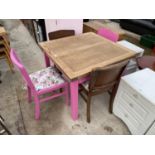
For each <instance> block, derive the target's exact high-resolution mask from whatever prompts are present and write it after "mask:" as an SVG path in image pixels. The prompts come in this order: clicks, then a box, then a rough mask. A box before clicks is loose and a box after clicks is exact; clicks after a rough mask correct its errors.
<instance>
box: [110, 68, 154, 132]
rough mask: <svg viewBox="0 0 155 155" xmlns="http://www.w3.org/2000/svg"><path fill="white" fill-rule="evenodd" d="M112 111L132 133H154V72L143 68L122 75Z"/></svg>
mask: <svg viewBox="0 0 155 155" xmlns="http://www.w3.org/2000/svg"><path fill="white" fill-rule="evenodd" d="M113 113H114V114H115V115H116V116H118V117H119V118H120V119H122V120H123V121H124V123H125V124H126V125H127V126H128V128H129V130H130V132H131V133H132V134H155V123H154V121H155V72H153V71H152V70H150V69H144V70H141V71H138V72H135V73H133V74H130V75H127V76H124V77H122V78H121V81H120V85H119V88H118V91H117V94H116V97H115V100H114V106H113Z"/></svg>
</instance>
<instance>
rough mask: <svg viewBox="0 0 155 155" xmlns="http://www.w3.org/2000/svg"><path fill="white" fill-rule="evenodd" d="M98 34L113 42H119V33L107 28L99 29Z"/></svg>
mask: <svg viewBox="0 0 155 155" xmlns="http://www.w3.org/2000/svg"><path fill="white" fill-rule="evenodd" d="M97 34H98V35H100V36H102V37H104V38H106V39H108V40H110V41H113V42H117V41H118V39H119V35H118V34H117V33H115V32H113V31H111V30H110V29H107V28H101V29H99V30H98V32H97Z"/></svg>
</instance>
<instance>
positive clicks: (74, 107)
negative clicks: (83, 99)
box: [70, 80, 79, 120]
mask: <svg viewBox="0 0 155 155" xmlns="http://www.w3.org/2000/svg"><path fill="white" fill-rule="evenodd" d="M78 85H79V82H78V80H75V81H71V82H70V97H71V115H72V118H73V120H77V119H78V88H79V87H78Z"/></svg>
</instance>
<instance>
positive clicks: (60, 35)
mask: <svg viewBox="0 0 155 155" xmlns="http://www.w3.org/2000/svg"><path fill="white" fill-rule="evenodd" d="M73 35H75V31H74V30H58V31H53V32H49V33H48V37H49V40H54V39H59V38H64V37H69V36H73Z"/></svg>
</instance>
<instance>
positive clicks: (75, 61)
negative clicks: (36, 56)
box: [39, 32, 135, 120]
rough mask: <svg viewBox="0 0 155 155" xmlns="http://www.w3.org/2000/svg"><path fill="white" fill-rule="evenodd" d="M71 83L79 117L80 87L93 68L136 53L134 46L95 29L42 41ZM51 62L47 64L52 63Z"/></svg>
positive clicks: (73, 104)
mask: <svg viewBox="0 0 155 155" xmlns="http://www.w3.org/2000/svg"><path fill="white" fill-rule="evenodd" d="M39 45H40V47H41V48H42V50H43V52H44V54H45V57H46V59H47V56H48V58H49V59H50V60H52V62H53V63H54V64H55V66H56V67H57V68H58V69H59V70H60V71H61V72H62V74H63V75H64V77H65V79H66V80H68V82H69V85H70V87H69V88H70V103H71V116H72V118H73V120H77V119H78V87H79V84H80V83H82V82H84V81H85V80H87V77H88V76H89V74H90V72H91V71H92V69H94V68H96V67H104V66H107V65H111V64H114V63H117V62H120V61H122V60H125V59H130V58H132V57H134V56H135V53H134V52H133V51H132V50H129V49H127V48H125V47H122V46H121V45H119V44H116V43H113V42H111V41H109V40H107V39H105V38H103V37H101V36H99V35H97V34H95V33H93V32H88V33H84V34H80V35H76V36H70V37H65V38H61V39H56V40H51V41H45V42H40V43H39ZM49 65H50V63H47V64H46V66H49Z"/></svg>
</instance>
